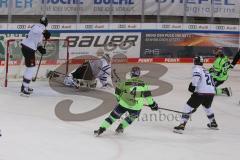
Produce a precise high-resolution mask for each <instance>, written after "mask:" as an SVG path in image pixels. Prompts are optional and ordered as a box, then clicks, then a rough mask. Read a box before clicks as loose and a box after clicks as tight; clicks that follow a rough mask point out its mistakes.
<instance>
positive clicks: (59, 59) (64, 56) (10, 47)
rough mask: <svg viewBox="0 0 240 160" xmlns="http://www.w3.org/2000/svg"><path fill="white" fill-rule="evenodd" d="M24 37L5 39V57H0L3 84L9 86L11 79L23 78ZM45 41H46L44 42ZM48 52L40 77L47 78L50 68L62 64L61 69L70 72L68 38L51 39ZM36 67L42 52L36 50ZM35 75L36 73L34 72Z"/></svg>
mask: <svg viewBox="0 0 240 160" xmlns="http://www.w3.org/2000/svg"><path fill="white" fill-rule="evenodd" d="M21 40H22V39H8V40H6V41H5V46H6V48H5V54H4V55H5V57H4V58H2V59H0V79H1V86H5V87H7V86H8V83H9V82H11V81H19V80H22V76H23V72H24V69H25V65H24V63H25V62H24V58H23V56H22V52H21ZM43 43H45V42H43ZM46 50H47V54H46V55H44V56H43V58H42V62H41V67H40V70H39V72H38V78H39V79H46V74H47V72H48V70H54V69H55V68H57V67H59V66H61V71H62V72H64V73H65V74H67V73H68V67H69V64H68V63H69V43H68V40H67V39H50V40H47V42H46ZM35 55H36V68H37V65H38V63H39V60H40V57H41V54H40V53H39V52H38V51H37V52H36V54H35ZM34 75H35V74H34Z"/></svg>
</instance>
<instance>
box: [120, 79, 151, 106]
mask: <svg viewBox="0 0 240 160" xmlns="http://www.w3.org/2000/svg"><path fill="white" fill-rule="evenodd" d="M115 94H116V97H117V100H118V102H119V104H120V105H121V106H123V107H125V108H128V109H132V110H141V109H142V108H143V106H144V104H145V103H146V105H151V104H153V103H154V100H153V98H152V95H151V91H149V89H148V85H146V84H145V83H144V81H142V80H141V79H140V78H131V79H129V80H126V81H124V82H121V83H119V84H118V85H117V87H116V89H115Z"/></svg>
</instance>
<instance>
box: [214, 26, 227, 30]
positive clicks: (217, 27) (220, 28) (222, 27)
mask: <svg viewBox="0 0 240 160" xmlns="http://www.w3.org/2000/svg"><path fill="white" fill-rule="evenodd" d="M216 29H218V30H224V29H225V26H216Z"/></svg>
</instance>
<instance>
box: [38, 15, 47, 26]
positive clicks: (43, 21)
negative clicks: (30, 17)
mask: <svg viewBox="0 0 240 160" xmlns="http://www.w3.org/2000/svg"><path fill="white" fill-rule="evenodd" d="M40 23H41V24H43V25H44V26H45V27H47V25H48V19H47V17H45V16H43V17H42V18H40Z"/></svg>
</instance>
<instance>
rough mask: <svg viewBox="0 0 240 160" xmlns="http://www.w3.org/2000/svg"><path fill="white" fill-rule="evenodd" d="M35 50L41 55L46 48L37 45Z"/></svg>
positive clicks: (44, 52)
mask: <svg viewBox="0 0 240 160" xmlns="http://www.w3.org/2000/svg"><path fill="white" fill-rule="evenodd" d="M37 50H38V51H39V52H40V53H41V54H42V55H43V54H46V53H47V52H46V49H45V48H43V46H38V47H37Z"/></svg>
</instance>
